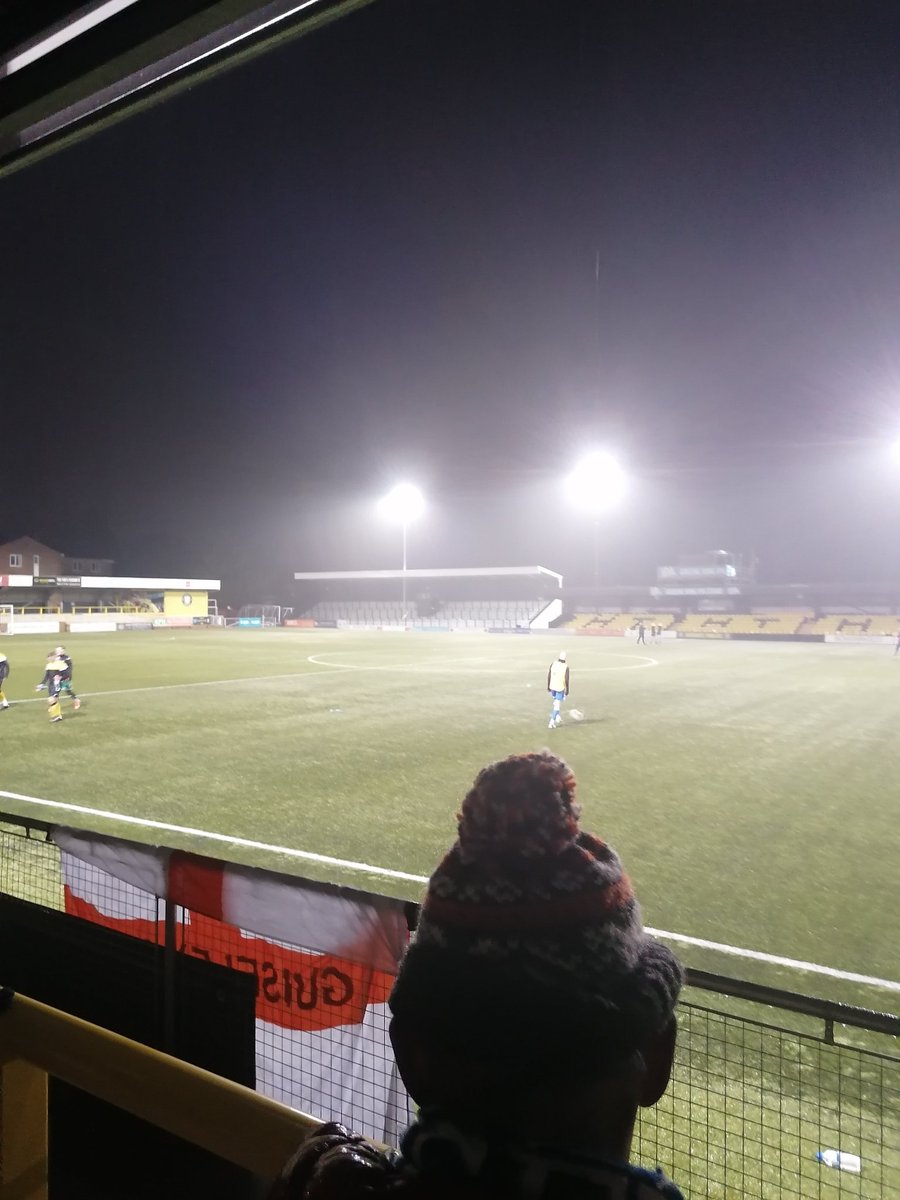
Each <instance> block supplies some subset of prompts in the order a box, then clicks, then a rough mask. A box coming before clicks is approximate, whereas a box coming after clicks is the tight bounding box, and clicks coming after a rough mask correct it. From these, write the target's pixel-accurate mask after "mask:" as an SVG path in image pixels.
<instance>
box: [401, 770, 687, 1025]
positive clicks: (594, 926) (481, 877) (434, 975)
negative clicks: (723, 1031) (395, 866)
mask: <svg viewBox="0 0 900 1200" xmlns="http://www.w3.org/2000/svg"><path fill="white" fill-rule="evenodd" d="M580 811H581V810H580V808H579V806H578V805H577V804H576V802H575V776H574V775H573V773H572V771H571V769H570V768H569V767H568V766H567V764H566V763H564V762H563V761H562V760H561V759H559V758H557V757H556V756H555V755H553V754H551V753H550V752H549V751H547V750H545V751H542V752H539V753H532V754H520V755H514V756H513V757H511V758H507V759H504V760H503V761H501V762H497V763H493V764H492V765H491V766H489V767H485V768H484V770H482V771H481V772H480V773H479V774H478V776H477V778H476V779H475V783H474V785H473V787H472V789H471V790H470V791H469V793H468V794H467V795H466V797H465V799H464V800H463V804H462V811H461V812H460V814H459V817H458V821H459V832H458V838H457V841H456V842H455V843H454V845H453V846H452V847H451V849H450V850H449V852H448V853H447V855H446V856H445V857H444V859H443V861H442V862H441V863H440V865H439V866H438V868H437V870H436V871H435V872H434V874H433V875H432V876H431V879H430V881H429V884H428V891H427V894H426V897H425V901H424V904H423V907H422V912H421V916H420V919H419V925H418V930H417V933H416V940H415V943H414V944H413V946H412V947H411V948H410V950H409V952H408V954H407V956H406V959H405V960H404V963H403V966H402V967H401V971H400V976H399V978H398V981H397V984H396V986H395V989H394V993H393V995H392V1000H391V1003H392V1007H393V1009H394V1011H395V1013H398V1012H399V1011H400V1009H401V1008H402V1009H404V1010H406V1011H407V1012H408V1011H409V1008H410V1004H414V1005H416V1006H419V1007H421V1006H422V1005H427V1006H429V1008H430V1009H431V1011H433V1012H434V1013H435V1014H436V1013H437V1012H438V1011H444V1012H445V1013H446V1015H447V1017H450V1015H451V1014H452V1010H453V1006H454V1004H458V1003H460V1002H462V1003H463V1004H464V1006H465V1007H467V1008H470V1009H472V1006H474V1010H477V1011H481V1010H484V1009H486V1008H489V1007H490V1006H491V1005H492V1004H494V1003H495V1002H496V998H494V999H491V998H489V997H488V995H487V993H486V989H485V987H484V981H485V980H487V979H490V980H491V981H492V987H493V988H494V989H495V990H496V989H497V988H498V987H499V988H500V990H501V991H503V992H504V999H503V1007H502V1014H501V1013H500V1011H499V1010H498V1013H497V1014H495V1015H497V1016H498V1017H500V1016H501V1015H502V1020H503V1021H504V1023H506V1022H508V1021H509V1020H513V1019H514V1015H515V1010H516V1008H517V1006H518V1005H520V1003H521V1004H525V1003H526V1001H525V999H524V998H525V996H526V995H528V996H531V997H532V998H533V997H536V996H537V995H540V996H541V997H542V1000H541V1005H542V1009H541V1011H545V1010H546V1009H547V1007H548V1005H549V1006H550V1007H551V1008H552V1007H553V1006H554V1004H555V1000H556V998H558V999H559V1001H560V1005H561V1009H562V1008H564V1010H565V1012H566V1014H567V1017H566V1019H569V1018H572V1019H574V1020H576V1022H577V1020H578V1019H579V1014H580V1016H581V1018H583V1020H584V1022H585V1023H586V1024H588V1025H591V1026H594V1025H596V1023H597V1021H598V1019H600V1018H605V1019H606V1020H607V1022H610V1021H611V1023H612V1025H614V1026H615V1027H616V1029H617V1030H618V1033H620V1034H621V1033H622V1031H623V1030H630V1034H629V1036H633V1038H634V1040H635V1042H637V1041H639V1039H640V1036H641V1034H642V1033H649V1032H651V1031H653V1030H655V1029H660V1028H662V1026H663V1025H664V1024H665V1023H666V1022H667V1021H668V1020H669V1019H670V1017H671V1016H672V1013H673V1011H674V1008H675V1003H676V1001H677V998H678V993H679V990H680V987H681V983H682V972H681V967H680V965H679V964H678V961H677V959H676V958H675V956H674V955H673V954H672V952H671V951H670V950H669V949H668V948H667V947H666V946H663V945H662V944H661V943H658V942H656V941H654V940H653V939H652V938H650V937H649V935H648V934H647V933H646V932H645V931H644V927H643V924H642V921H641V914H640V909H639V907H638V904H637V901H636V899H635V897H634V892H633V890H632V887H631V882H630V880H629V879H628V876H627V875H626V874H625V872H624V870H623V869H622V864H621V862H620V861H619V857H618V855H617V854H616V852H615V851H614V850H613V849H612V847H610V846H608V845H607V844H606V843H605V842H603V841H602V840H601V839H600V838H598V837H594V836H593V835H592V834H589V833H585V832H583V831H582V830H581V828H580V826H579V821H578V818H579V816H580ZM479 978H480V979H481V980H482V985H481V987H480V988H479V986H478V984H477V982H475V981H477V980H478V979H479ZM439 980H440V982H439ZM507 984H508V985H509V986H506V985H507ZM437 991H440V992H441V995H437V994H436V993H437ZM528 1007H529V1008H531V1007H532V1006H531V1005H528ZM474 1010H473V1011H474ZM529 1019H531V1018H529Z"/></svg>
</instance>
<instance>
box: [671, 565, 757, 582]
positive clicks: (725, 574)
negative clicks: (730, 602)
mask: <svg viewBox="0 0 900 1200" xmlns="http://www.w3.org/2000/svg"><path fill="white" fill-rule="evenodd" d="M736 575H737V571H736V570H735V569H734V567H733V566H732V565H731V563H722V564H720V565H716V566H696V567H690V566H688V567H657V568H656V578H657V579H734V577H735V576H736Z"/></svg>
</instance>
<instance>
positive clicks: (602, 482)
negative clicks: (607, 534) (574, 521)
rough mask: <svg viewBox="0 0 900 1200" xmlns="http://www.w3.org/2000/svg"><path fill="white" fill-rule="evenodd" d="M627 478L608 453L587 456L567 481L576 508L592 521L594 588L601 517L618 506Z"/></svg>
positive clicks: (598, 560) (626, 485)
mask: <svg viewBox="0 0 900 1200" xmlns="http://www.w3.org/2000/svg"><path fill="white" fill-rule="evenodd" d="M627 488H628V478H627V476H626V474H625V472H624V471H623V470H622V467H621V465H620V464H619V462H618V461H617V460H616V458H615V457H614V456H613V455H612V454H610V453H609V451H608V450H595V451H593V453H591V454H588V455H586V456H585V457H584V458H583V459H581V461H580V462H579V463H577V464H576V466H575V467H574V469H573V470H572V471H571V472H570V474H569V476H568V477H567V479H566V492H567V493H568V496H569V500H570V501H571V503H572V504H574V505H575V507H576V508H579V509H581V511H582V512H585V513H587V514H588V515H589V516H591V517H593V519H594V588H595V589H596V590H597V593H598V600H599V588H600V518H601V517H602V516H603V514H604V513H607V512H609V510H610V509H612V508H615V507H616V505H617V504H619V503H621V501H622V499H623V498H624V496H625V492H626V491H627Z"/></svg>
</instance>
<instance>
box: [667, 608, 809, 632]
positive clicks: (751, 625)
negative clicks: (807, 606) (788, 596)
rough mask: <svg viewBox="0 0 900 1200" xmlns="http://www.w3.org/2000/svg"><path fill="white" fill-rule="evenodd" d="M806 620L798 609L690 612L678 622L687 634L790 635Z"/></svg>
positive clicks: (680, 629) (680, 628) (679, 626)
mask: <svg viewBox="0 0 900 1200" xmlns="http://www.w3.org/2000/svg"><path fill="white" fill-rule="evenodd" d="M803 621H804V614H803V613H798V612H773V613H689V614H688V616H686V617H684V618H683V619H682V620H681V621H680V622H679V623H678V625H677V629H678V632H679V633H680V634H682V635H683V636H685V637H711V636H714V635H719V634H727V635H728V636H729V637H733V636H735V635H737V636H739V637H752V636H753V635H754V634H760V635H766V634H768V635H769V636H771V635H772V634H779V635H780V636H782V637H790V636H791V635H792V634H795V633H797V632H798V631H799V627H800V625H802V624H803Z"/></svg>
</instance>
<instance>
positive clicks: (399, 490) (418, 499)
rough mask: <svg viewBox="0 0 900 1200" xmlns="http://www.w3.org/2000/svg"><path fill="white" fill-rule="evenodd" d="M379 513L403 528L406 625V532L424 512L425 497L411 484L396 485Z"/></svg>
mask: <svg viewBox="0 0 900 1200" xmlns="http://www.w3.org/2000/svg"><path fill="white" fill-rule="evenodd" d="M380 508H381V511H382V513H383V514H384V516H386V517H387V518H388V519H389V520H391V521H399V523H400V525H401V526H402V528H403V576H402V592H401V595H402V608H403V623H404V625H405V624H406V531H407V528H408V526H409V523H410V521H414V520H415V519H416V518H417V517H420V516H421V515H422V513H423V512H424V511H425V497H424V496H423V495H422V493H421V492H420V491H419V489H418V488H417V487H416V486H415V484H412V483H398V484H397V486H396V487H394V488H392V489H391V490H390V491H389V492H388V494H387V495H386V496H385V497H384V499H383V500H382V501H381V505H380Z"/></svg>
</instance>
